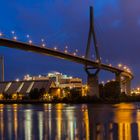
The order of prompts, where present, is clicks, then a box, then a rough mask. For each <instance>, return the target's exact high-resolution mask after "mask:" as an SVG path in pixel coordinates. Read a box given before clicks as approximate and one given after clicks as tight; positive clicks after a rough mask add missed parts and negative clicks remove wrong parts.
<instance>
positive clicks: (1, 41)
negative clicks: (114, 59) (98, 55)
mask: <svg viewBox="0 0 140 140" xmlns="http://www.w3.org/2000/svg"><path fill="white" fill-rule="evenodd" d="M0 46H4V47H9V48H15V49H20V50H24V51H28V52H35V53H39V54H42V55H49V56H53V57H57V58H61V59H65V60H69V61H73V62H77V63H79V64H83V65H85V64H86V65H88V66H91V67H94V68H98V67H100V68H101V69H103V70H106V71H110V72H112V73H115V74H121V75H122V76H124V77H127V78H128V79H129V80H131V79H132V78H133V74H132V73H130V72H128V71H125V70H122V69H119V68H116V67H112V66H109V65H106V64H100V65H99V63H98V62H95V61H92V60H90V59H86V58H83V57H80V56H75V55H73V54H69V53H65V52H62V51H59V50H55V49H51V48H47V47H46V48H43V47H41V46H37V45H34V44H29V43H24V42H20V41H17V40H10V39H7V38H0Z"/></svg>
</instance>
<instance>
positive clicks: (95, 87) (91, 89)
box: [87, 74, 99, 97]
mask: <svg viewBox="0 0 140 140" xmlns="http://www.w3.org/2000/svg"><path fill="white" fill-rule="evenodd" d="M87 83H88V95H89V96H96V97H99V81H98V75H95V74H88V77H87Z"/></svg>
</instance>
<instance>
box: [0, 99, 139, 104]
mask: <svg viewBox="0 0 140 140" xmlns="http://www.w3.org/2000/svg"><path fill="white" fill-rule="evenodd" d="M134 102H140V101H137V100H135V101H132V100H129V101H128V100H127V101H126V100H122V101H116V100H111V101H106V100H105V101H43V100H1V101H0V104H118V103H134Z"/></svg>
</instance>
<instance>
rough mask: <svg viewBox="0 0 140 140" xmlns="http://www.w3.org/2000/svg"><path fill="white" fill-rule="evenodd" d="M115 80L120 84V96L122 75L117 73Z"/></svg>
mask: <svg viewBox="0 0 140 140" xmlns="http://www.w3.org/2000/svg"><path fill="white" fill-rule="evenodd" d="M115 78H116V82H118V83H119V87H118V89H117V90H118V92H119V93H118V94H120V93H121V74H120V73H116V74H115Z"/></svg>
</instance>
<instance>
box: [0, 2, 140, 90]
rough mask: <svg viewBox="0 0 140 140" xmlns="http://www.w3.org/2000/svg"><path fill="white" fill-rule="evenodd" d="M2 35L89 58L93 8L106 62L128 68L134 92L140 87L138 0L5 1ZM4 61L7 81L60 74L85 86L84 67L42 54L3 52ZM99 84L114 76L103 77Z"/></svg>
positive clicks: (0, 25)
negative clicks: (81, 80)
mask: <svg viewBox="0 0 140 140" xmlns="http://www.w3.org/2000/svg"><path fill="white" fill-rule="evenodd" d="M0 2H1V4H0V18H1V20H0V30H1V32H3V33H4V34H5V36H6V37H9V38H10V37H12V34H11V31H15V32H16V35H17V37H18V39H19V40H21V41H27V40H28V39H27V38H26V35H27V34H29V35H30V38H31V39H32V40H33V43H35V44H39V43H41V38H44V39H45V41H46V44H47V46H48V47H50V48H53V47H54V46H57V47H58V49H60V50H64V48H65V46H66V45H67V46H68V50H69V51H70V52H74V51H75V49H78V50H79V52H78V54H79V55H84V54H85V49H86V43H87V35H88V30H89V6H94V12H95V13H94V15H95V31H96V36H97V41H98V45H99V51H100V55H101V57H102V61H103V62H107V63H112V64H113V65H117V64H118V63H122V64H126V65H127V66H129V67H130V68H131V69H132V70H133V72H134V75H135V78H134V80H133V86H134V87H135V86H139V85H140V64H139V58H140V55H139V54H140V1H139V0H133V2H132V1H130V0H59V1H58V0H18V1H16V0H1V1H0ZM0 55H3V56H4V57H5V78H6V80H15V79H16V78H17V77H19V78H20V79H21V78H22V77H23V76H24V75H25V74H31V75H38V74H46V73H48V72H50V71H59V72H62V73H65V74H68V75H70V76H77V77H81V78H83V80H84V81H85V80H86V73H85V72H84V70H83V66H82V65H79V64H76V63H73V62H69V61H65V60H60V59H56V58H53V57H48V56H41V55H39V54H34V53H29V52H28V53H27V52H24V51H20V50H15V49H9V48H5V47H1V48H0ZM100 77H101V78H100V80H107V79H108V78H110V79H112V77H113V74H110V73H109V72H101V73H100Z"/></svg>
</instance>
